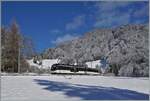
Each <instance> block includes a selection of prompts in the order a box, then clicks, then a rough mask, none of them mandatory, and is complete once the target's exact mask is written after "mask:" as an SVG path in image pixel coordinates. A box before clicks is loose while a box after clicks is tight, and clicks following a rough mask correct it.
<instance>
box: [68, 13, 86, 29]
mask: <svg viewBox="0 0 150 101" xmlns="http://www.w3.org/2000/svg"><path fill="white" fill-rule="evenodd" d="M84 23H85V16H84V15H80V16H76V17H75V18H73V20H72V21H71V22H70V23H68V24H66V30H75V29H77V28H79V27H81V26H82V25H84Z"/></svg>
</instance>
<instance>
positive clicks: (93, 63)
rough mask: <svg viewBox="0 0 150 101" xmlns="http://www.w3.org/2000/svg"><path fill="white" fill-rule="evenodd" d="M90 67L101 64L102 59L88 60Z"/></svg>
mask: <svg viewBox="0 0 150 101" xmlns="http://www.w3.org/2000/svg"><path fill="white" fill-rule="evenodd" d="M86 64H87V65H88V67H89V68H96V66H97V65H98V66H100V65H101V64H100V60H96V61H90V62H86Z"/></svg>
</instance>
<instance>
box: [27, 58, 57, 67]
mask: <svg viewBox="0 0 150 101" xmlns="http://www.w3.org/2000/svg"><path fill="white" fill-rule="evenodd" d="M27 61H28V63H29V65H30V66H36V67H38V68H43V69H48V68H50V67H51V66H52V65H53V64H55V63H57V62H58V59H43V60H42V65H41V66H40V65H38V64H35V63H33V59H31V60H27Z"/></svg>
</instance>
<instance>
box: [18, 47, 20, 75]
mask: <svg viewBox="0 0 150 101" xmlns="http://www.w3.org/2000/svg"><path fill="white" fill-rule="evenodd" d="M18 73H20V45H19V48H18Z"/></svg>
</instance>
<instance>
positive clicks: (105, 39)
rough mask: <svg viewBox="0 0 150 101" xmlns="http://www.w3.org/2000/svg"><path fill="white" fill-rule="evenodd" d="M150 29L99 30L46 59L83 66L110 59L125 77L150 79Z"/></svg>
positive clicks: (47, 54) (45, 54) (61, 46)
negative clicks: (147, 77)
mask: <svg viewBox="0 0 150 101" xmlns="http://www.w3.org/2000/svg"><path fill="white" fill-rule="evenodd" d="M148 54H149V50H148V25H125V26H120V27H118V28H114V29H96V30H94V31H91V32H89V33H86V34H85V35H84V36H82V37H81V38H78V39H75V40H72V41H67V42H64V43H61V44H59V45H58V46H57V47H55V48H49V49H47V50H45V52H43V54H42V57H43V58H44V59H58V58H60V59H61V63H69V64H74V63H78V64H83V63H85V62H87V61H93V60H99V59H101V58H106V59H107V61H108V63H109V65H110V67H111V68H115V69H117V70H118V74H119V75H121V76H148V75H149V73H148V71H149V64H148V62H149V58H148Z"/></svg>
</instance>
